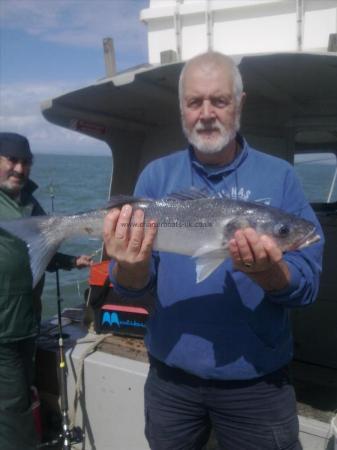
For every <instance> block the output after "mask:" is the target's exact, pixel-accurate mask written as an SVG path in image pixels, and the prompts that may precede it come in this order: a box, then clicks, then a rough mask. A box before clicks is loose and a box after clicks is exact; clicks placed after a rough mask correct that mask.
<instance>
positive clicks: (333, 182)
mask: <svg viewBox="0 0 337 450" xmlns="http://www.w3.org/2000/svg"><path fill="white" fill-rule="evenodd" d="M294 166H295V170H296V172H297V174H298V176H299V178H300V181H301V183H302V186H303V189H304V192H305V194H306V196H307V199H308V200H309V202H310V203H334V202H336V201H337V179H336V178H337V158H336V154H335V153H334V152H324V153H322V152H317V153H315V152H307V153H306V152H301V153H296V154H295V155H294Z"/></svg>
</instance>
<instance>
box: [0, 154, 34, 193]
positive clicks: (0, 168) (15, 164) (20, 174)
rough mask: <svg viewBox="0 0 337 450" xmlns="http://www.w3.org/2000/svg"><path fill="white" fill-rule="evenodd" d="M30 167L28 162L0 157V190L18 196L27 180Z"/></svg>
mask: <svg viewBox="0 0 337 450" xmlns="http://www.w3.org/2000/svg"><path fill="white" fill-rule="evenodd" d="M31 165H32V162H31V161H30V160H24V159H23V160H21V159H18V158H14V157H7V156H0V189H3V190H4V191H6V192H7V193H8V194H9V195H11V196H16V195H18V194H19V192H20V191H21V189H22V188H23V186H24V185H25V183H26V181H27V180H28V177H29V174H30V168H31Z"/></svg>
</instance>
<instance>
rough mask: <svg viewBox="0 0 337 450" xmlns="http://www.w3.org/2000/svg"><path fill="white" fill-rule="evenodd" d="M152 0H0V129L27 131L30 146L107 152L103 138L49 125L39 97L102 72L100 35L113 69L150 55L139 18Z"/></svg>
mask: <svg viewBox="0 0 337 450" xmlns="http://www.w3.org/2000/svg"><path fill="white" fill-rule="evenodd" d="M149 3H150V2H149V0H0V130H1V131H15V132H18V133H21V134H24V135H26V136H27V137H28V139H29V140H30V142H31V146H32V149H33V151H34V152H35V153H41V152H42V153H50V152H53V153H70V152H71V153H91V152H94V151H95V152H97V151H99V152H100V153H102V154H108V153H109V150H108V148H107V146H106V144H104V143H101V142H100V141H97V140H94V139H91V138H88V137H85V136H83V135H80V134H79V133H76V132H73V131H68V130H66V129H64V128H61V127H58V126H56V125H52V124H50V123H49V122H47V121H46V120H45V119H44V118H43V117H42V115H41V112H40V102H41V101H43V100H46V99H48V98H51V97H54V96H58V95H60V94H62V93H64V92H67V91H71V90H73V89H75V88H79V87H83V86H84V85H87V84H91V83H92V82H94V81H96V80H97V79H99V78H102V77H103V76H104V74H105V66H104V57H103V46H102V39H103V38H104V37H108V36H109V37H112V38H113V39H114V47H115V52H116V63H117V70H118V71H119V70H123V69H125V68H127V67H130V66H134V65H137V64H141V63H144V62H147V59H148V58H147V30H146V25H145V24H143V23H141V22H140V20H139V15H140V11H141V10H142V9H145V8H147V7H148V5H149Z"/></svg>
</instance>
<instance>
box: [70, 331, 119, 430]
mask: <svg viewBox="0 0 337 450" xmlns="http://www.w3.org/2000/svg"><path fill="white" fill-rule="evenodd" d="M108 336H112V333H109V334H103V335H100V336H99V337H98V338H96V339H88V338H83V339H79V340H78V341H77V344H87V343H91V345H89V346H88V347H87V348H86V350H85V351H84V352H83V353H82V355H81V356H80V358H79V369H78V374H77V380H76V385H75V395H74V401H73V407H72V411H70V412H69V419H70V427H71V428H72V427H74V426H75V420H76V414H77V405H78V402H79V399H80V396H81V393H82V391H83V379H84V377H83V371H84V360H85V358H86V357H87V356H89V355H90V354H91V353H92V352H93V351H95V350H96V347H97V346H98V345H99V344H100V343H101V342H103V341H104V339H105V338H106V337H108Z"/></svg>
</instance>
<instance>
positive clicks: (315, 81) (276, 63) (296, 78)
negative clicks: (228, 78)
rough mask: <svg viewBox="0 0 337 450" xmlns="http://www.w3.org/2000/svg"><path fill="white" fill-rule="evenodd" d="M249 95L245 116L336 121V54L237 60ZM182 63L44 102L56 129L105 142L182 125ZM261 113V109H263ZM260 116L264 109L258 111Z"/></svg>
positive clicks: (44, 110) (46, 114) (109, 80)
mask: <svg viewBox="0 0 337 450" xmlns="http://www.w3.org/2000/svg"><path fill="white" fill-rule="evenodd" d="M234 59H236V61H237V63H238V65H239V67H240V70H241V73H242V76H243V81H244V88H245V91H246V93H247V102H246V106H245V111H246V112H245V114H246V115H247V114H250V115H251V117H252V120H253V122H254V120H258V118H255V119H254V118H253V114H254V111H255V110H256V107H257V106H256V105H257V104H258V105H259V106H258V107H259V109H260V111H261V105H265V106H266V111H267V110H270V108H272V107H273V105H276V104H277V105H278V107H279V108H280V110H282V109H284V111H285V110H286V111H287V113H285V114H281V116H282V117H281V118H280V119H279V120H281V121H283V122H284V121H286V120H289V117H302V118H303V117H307V118H310V117H312V116H313V115H324V116H327V117H328V116H334V117H337V83H336V80H337V55H336V54H333V53H324V54H317V53H315V54H313V53H277V54H262V55H252V56H244V57H237V58H235V57H234ZM181 68H182V63H173V64H167V65H159V66H151V67H148V66H145V67H144V66H141V67H138V68H135V69H133V70H131V71H126V72H123V73H119V74H117V75H115V76H114V77H112V78H104V79H102V80H99V81H97V82H96V83H94V84H92V85H89V86H86V87H83V88H80V89H78V90H74V91H72V92H68V93H66V94H63V95H60V96H58V97H55V98H52V99H50V100H47V101H45V102H43V104H42V105H41V109H42V114H43V115H44V117H45V118H46V119H47V120H48V121H50V122H52V123H54V124H57V125H60V126H63V127H66V128H69V129H73V130H75V131H78V132H82V133H84V134H88V135H90V136H92V137H96V138H99V139H102V140H106V141H108V135H109V134H110V133H113V131H114V129H121V130H126V131H135V132H137V131H139V132H142V131H143V132H146V131H148V130H149V129H153V128H155V127H160V126H167V125H169V126H172V125H173V126H175V125H177V126H180V114H179V106H178V96H177V86H178V78H179V74H180V71H181ZM262 110H263V108H262ZM262 114H263V111H262Z"/></svg>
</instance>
